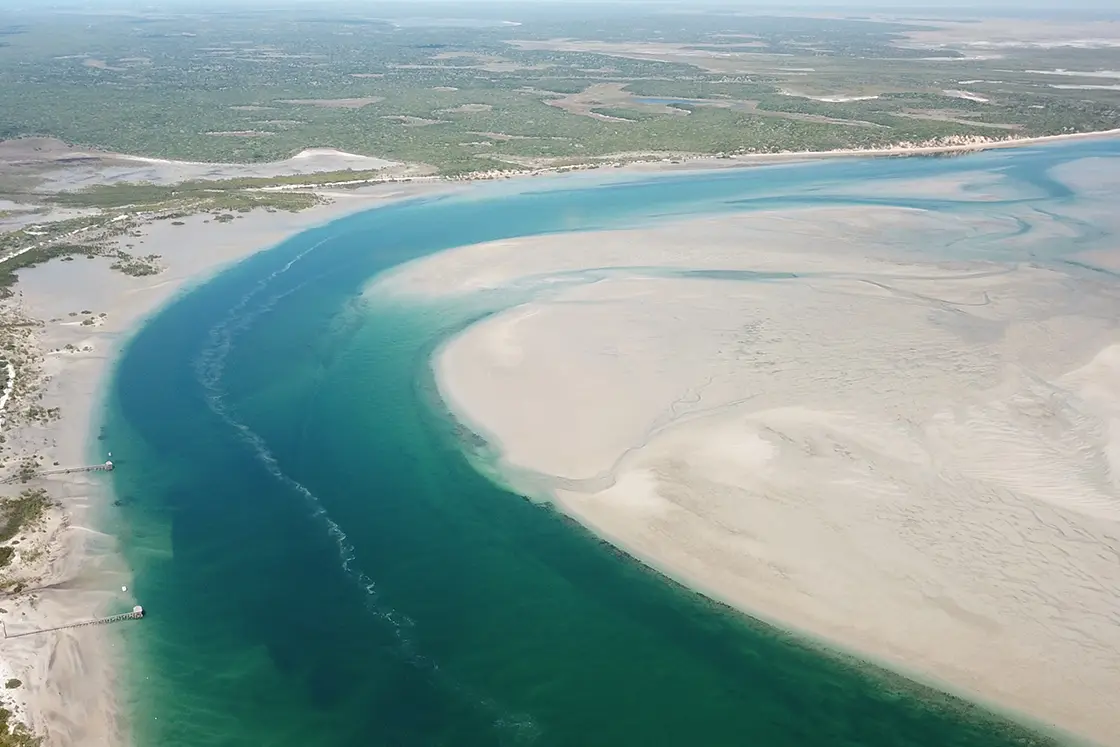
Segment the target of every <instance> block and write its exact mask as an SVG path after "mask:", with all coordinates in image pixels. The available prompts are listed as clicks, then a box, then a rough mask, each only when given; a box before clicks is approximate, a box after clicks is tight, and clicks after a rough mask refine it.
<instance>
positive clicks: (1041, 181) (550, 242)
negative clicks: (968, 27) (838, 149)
mask: <svg viewBox="0 0 1120 747" xmlns="http://www.w3.org/2000/svg"><path fill="white" fill-rule="evenodd" d="M1118 175H1120V161H1118V160H1117V159H1115V158H1094V159H1086V160H1084V161H1081V162H1073V163H1067V164H1063V165H1061V166H1059V167H1057V168H1053V169H1051V170H1050V171H1049V172H1048V173H1047V174H1045V175H1042V176H1040V175H1038V174H1034V175H1031V176H1030V177H1029V178H1028V177H1027V175H1026V174H1025V172H1021V171H1018V170H1017V169H1016V168H1015V164H1014V162H1013V161H1012V160H1008V161H1007V162H1006V164H1004V166H1003V167H1001V168H993V169H986V170H984V171H977V172H976V173H975V174H972V175H970V174H968V173H967V172H966V173H964V174H963V175H957V178H956V179H949V178H944V177H942V178H939V179H937V180H931V181H929V182H927V183H925V184H923V183H922V182H921V181H920V180H913V181H912V182H910V183H909V184H907V185H906V186H905V188H900V189H898V190H897V192H898V195H899V196H898V197H895V198H891V197H889V196H887V195H886V193H885V192H886V191H885V189H884V187H883V185H882V184H879V185H875V184H870V185H868V187H867V190H866V197H865V202H864V204H848V205H847V206H837V205H828V204H827V201H820V200H817V201H816V202H818V203H820V202H825V203H826V204H810V203H812V202H814V200H803V202H804V203H806V204H804V205H801V206H790V205H789V204H788V203H787V204H786V205H783V206H776V207H775V209H773V210H767V211H764V212H756V213H752V214H747V215H739V216H736V217H720V218H709V219H704V220H690V221H686V222H681V223H675V224H671V225H663V226H660V227H659V228H657V229H635V230H629V231H617V232H602V233H596V234H590V235H583V236H580V237H579V239H578V241H576V240H574V239H573V238H572V237H563V236H561V237H545V238H537V239H525V240H515V241H509V242H501V243H497V244H490V245H484V246H476V247H468V248H465V249H460V250H456V251H453V252H448V253H446V254H444V255H439V256H437V257H434V258H432V259H430V260H426V261H425V262H421V263H419V264H416V265H413V266H410V267H407V268H406V269H405V270H403V271H402V272H401V273H399V274H398V275H396V276H393V277H390V278H387V279H386V280H385V281H383V283H382V286H381V287H382V288H384V289H385V290H386V291H390V290H391V291H393V292H396V293H411V294H446V293H449V292H450V293H470V292H474V291H477V290H479V289H485V288H507V289H516V290H517V291H518V292H519V293H521V294H523V295H522V297H521V298H522V301H523V302H522V303H519V304H518V305H516V306H515V307H514V308H512V309H510V310H508V311H505V312H503V313H501V314H499V315H497V316H495V317H491V318H488V319H486V320H484V321H482V322H480V323H478V324H476V325H475V326H473V327H471V328H470V329H468V330H467V331H466V332H464V333H463V334H461V335H460V336H459V337H458V338H456V339H455V340H453V341H452V342H451V343H450V344H449V345H447V346H446V348H445V349H444V351H443V352H442V354H441V355H440V357H439V358H438V361H437V369H438V373H439V379H440V386H441V390H442V391H443V393H444V394H445V396H446V397H447V398H448V400H449V401H450V402H451V403H452V404H453V405H454V407H455V408H456V410H457V411H458V412H459V413H460V414H461V415H462V416H463V418H464V419H465V420H466V421H467V422H469V423H471V424H472V426H473V427H474V428H475V429H476V430H477V431H478V432H479V433H482V434H484V435H485V436H486V437H487V438H489V439H491V440H492V441H493V442H494V443H495V444H499V445H500V446H501V449H502V455H503V470H504V471H505V472H506V473H507V475H509V478H510V479H511V480H512V481H513V482H514V483H515V484H522V485H524V486H530V487H531V486H536V489H537V490H538V492H539V491H540V490H541V486H542V485H543V486H547V489H548V492H549V493H550V494H551V495H552V496H554V497H555V499H556V500H558V502H559V504H560V505H561V506H562V507H564V509H565V510H567V511H568V512H570V513H571V514H572V515H574V516H576V517H577V518H579V519H580V520H581V521H583V522H585V523H586V524H588V525H590V526H591V527H593V528H595V529H596V531H598V532H600V533H602V534H604V535H606V536H609V537H611V538H612V539H613V540H614V541H616V542H618V543H619V544H621V545H623V546H625V547H626V548H628V549H629V550H631V551H633V552H634V553H636V554H637V555H639V556H640V557H642V558H644V559H645V560H647V561H648V562H650V563H651V564H653V565H655V566H657V567H659V568H662V569H664V570H666V571H667V572H669V573H670V574H672V575H674V576H676V577H678V578H681V579H684V580H686V581H688V582H689V583H691V584H693V585H695V586H698V587H700V588H702V589H704V590H706V591H708V592H709V593H711V594H712V595H714V596H716V597H718V598H721V599H724V600H727V601H729V602H731V603H732V604H734V605H735V606H738V607H740V608H743V609H747V610H750V611H753V612H755V613H757V614H760V615H762V616H764V617H768V618H770V619H774V620H777V621H780V622H782V623H784V624H787V625H792V626H794V627H796V628H799V629H802V630H806V631H809V632H811V633H815V634H818V635H820V636H822V637H824V638H826V639H827V640H830V641H832V642H834V643H836V644H839V645H841V646H844V647H847V648H850V649H853V650H856V651H860V652H863V653H866V654H869V655H871V656H873V657H877V658H879V659H881V660H883V661H885V662H888V663H890V664H892V665H894V666H897V667H900V668H902V669H904V670H907V671H913V672H917V673H920V674H922V675H925V676H928V677H932V678H935V679H936V680H938V681H941V682H943V683H946V684H947V685H949V686H951V687H955V688H959V689H961V690H964V691H968V692H972V693H976V694H979V695H980V696H982V697H986V698H989V699H990V700H992V701H994V702H996V703H999V704H1003V705H1005V706H1009V707H1012V708H1016V709H1020V710H1021V711H1023V712H1025V713H1029V714H1031V715H1033V716H1036V717H1038V718H1041V719H1043V720H1045V721H1049V722H1052V723H1056V724H1059V725H1061V726H1063V727H1065V728H1068V729H1071V730H1073V731H1077V732H1080V733H1082V734H1086V735H1088V736H1091V737H1094V738H1097V739H1100V740H1102V741H1105V742H1109V743H1114V742H1116V741H1118V740H1120V712H1118V711H1117V710H1116V708H1115V694H1116V692H1117V689H1118V688H1120V601H1118V600H1120V489H1118V488H1120V482H1118V481H1120V475H1118V472H1117V470H1118V469H1120V325H1118V324H1117V319H1118V318H1120V285H1118V283H1117V277H1116V276H1115V275H1113V274H1112V273H1111V271H1110V270H1109V268H1110V267H1113V266H1116V263H1117V261H1118V258H1120V239H1118V238H1117V234H1116V233H1115V230H1116V228H1117V224H1118V221H1117V218H1116V216H1115V214H1114V212H1115V211H1114V209H1113V207H1112V206H1113V203H1114V200H1115V195H1116V194H1117V191H1118V189H1120V183H1118V182H1120V176H1118ZM858 190H859V187H858V186H855V185H852V184H850V183H849V184H847V185H845V186H844V187H843V191H844V194H846V195H849V196H850V195H851V194H852V193H853V191H858ZM751 273H760V274H758V275H751Z"/></svg>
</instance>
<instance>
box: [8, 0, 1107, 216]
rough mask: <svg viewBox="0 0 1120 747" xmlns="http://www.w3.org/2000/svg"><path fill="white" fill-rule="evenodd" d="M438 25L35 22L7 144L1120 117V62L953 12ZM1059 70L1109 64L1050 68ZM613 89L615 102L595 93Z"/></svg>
mask: <svg viewBox="0 0 1120 747" xmlns="http://www.w3.org/2000/svg"><path fill="white" fill-rule="evenodd" d="M426 12H429V13H432V14H437V13H438V14H440V17H441V18H442V17H445V18H451V19H456V22H455V23H447V22H438V23H437V22H425V21H424V19H420V20H419V21H417V20H416V19H414V18H413V16H415V14H416V13H415V9H414V8H413V7H412V6H410V5H404V4H393V3H390V4H387V5H383V6H379V8H378V14H377V17H372V18H356V17H354V16H353V14H352V13H351V12H349V11H345V10H343V9H339V8H335V9H333V10H331V9H329V7H318V6H317V7H316V8H314V9H299V8H294V7H290V8H286V9H283V10H270V11H269V13H270V15H269V17H268V22H267V23H264V22H262V21H263V20H264V19H263V17H262V16H261V15H260V12H258V11H255V10H253V9H231V10H229V11H228V12H223V13H221V14H215V15H205V16H203V15H197V14H176V13H158V14H156V13H147V12H137V13H135V14H131V15H116V14H111V13H105V14H83V13H73V14H69V15H58V14H51V15H45V14H44V15H40V14H38V13H37V12H35V11H31V10H26V11H22V12H20V13H19V14H18V20H19V24H18V25H17V26H14V27H13V31H12V33H10V34H8V35H7V36H6V37H5V41H6V46H3V47H0V104H2V105H3V107H4V111H5V113H6V116H5V118H4V121H3V123H0V138H15V137H21V136H26V135H51V136H55V137H58V138H61V139H62V140H64V141H66V142H69V143H73V144H79V145H82V146H90V147H97V148H101V149H105V150H109V151H117V152H124V153H131V154H138V155H147V156H157V157H163V158H174V159H185V160H195V161H199V160H200V161H225V162H261V161H270V160H277V159H282V158H286V157H288V156H291V155H293V154H294V153H297V152H299V151H300V150H302V149H303V148H306V147H312V146H330V147H335V148H339V149H342V150H345V151H349V152H354V153H361V154H368V155H374V156H378V157H384V158H390V159H393V160H396V161H401V162H406V163H411V164H429V165H431V166H433V167H435V168H436V169H437V170H438V171H439V173H441V174H444V175H457V174H467V173H474V172H479V171H486V170H490V169H502V170H510V171H518V170H526V169H530V168H533V167H534V166H536V165H541V164H552V163H554V162H556V161H563V160H567V159H576V160H577V161H578V160H581V159H582V160H586V159H591V158H598V157H604V156H608V155H612V154H620V153H635V152H647V153H648V152H657V153H665V152H669V153H695V154H712V155H714V154H721V153H738V152H775V151H785V150H826V149H835V148H865V147H874V146H890V145H893V144H899V143H916V142H925V141H929V140H934V139H938V138H946V137H972V138H994V139H1002V138H1006V137H1012V136H1036V135H1055V134H1063V133H1069V132H1080V131H1087V130H1101V129H1108V128H1113V127H1117V126H1118V125H1120V91H1118V90H1116V89H1117V86H1115V85H1108V80H1107V79H1105V80H1103V81H1102V78H1100V77H1094V76H1095V75H1096V73H1094V72H1092V71H1094V70H1116V69H1118V68H1120V61H1118V58H1120V48H1117V47H1116V46H1114V45H1113V46H1110V45H1108V44H1102V45H1091V44H1086V45H1080V46H1079V47H1067V46H1061V45H1038V44H1034V43H1033V40H1032V39H1031V38H1030V35H1031V33H1037V32H1038V28H1039V23H1038V22H1036V23H1035V25H1034V26H1032V25H1031V24H1030V23H1024V24H1020V26H1019V29H1020V30H1021V33H1022V34H1023V36H1024V38H1023V39H1022V40H1021V42H1019V43H1017V42H1015V41H1014V40H1012V41H1010V42H1007V43H1002V44H1001V46H1000V49H999V54H998V55H985V54H977V53H976V52H975V50H976V48H977V47H976V44H980V45H981V48H982V45H983V44H984V43H986V42H984V41H983V38H982V36H981V37H979V39H980V40H979V41H978V42H976V41H973V40H970V39H969V38H967V37H964V38H962V37H961V35H960V31H959V29H957V28H952V29H950V30H949V31H946V32H944V33H942V34H941V35H940V36H939V35H938V34H939V28H940V26H939V23H938V21H937V19H931V18H922V19H917V20H910V19H907V18H904V17H903V18H897V19H893V20H892V19H889V18H885V17H879V18H876V19H874V20H872V19H837V18H828V19H825V18H819V19H818V18H809V17H768V16H751V15H746V14H743V15H739V14H732V13H723V12H700V11H695V12H677V13H673V14H672V15H671V18H672V22H671V23H670V22H667V20H666V19H667V18H668V17H669V16H666V15H665V14H663V13H661V12H659V11H658V10H657V9H642V8H638V7H633V6H621V5H620V6H602V7H597V8H596V9H595V11H594V15H595V17H594V22H593V23H591V24H589V22H588V18H587V13H586V10H581V11H579V12H576V11H574V10H573V9H571V8H570V7H565V6H563V5H561V4H559V3H539V4H537V3H534V4H531V5H523V6H518V7H516V8H514V7H512V6H508V5H498V4H493V5H491V4H477V5H472V6H471V7H470V8H469V10H464V7H463V6H461V5H447V6H444V5H440V4H436V5H433V6H432V7H431V8H429V9H427V10H426ZM399 18H406V19H411V20H410V21H409V22H408V23H399V22H397V20H396V19H399ZM429 20H430V19H429ZM950 24H951V22H948V21H946V22H943V23H942V24H941V25H942V26H946V27H947V26H949V25H950ZM1032 30H1033V31H1032ZM246 39H252V41H251V42H248V41H245V40H246ZM1055 70H1057V71H1085V73H1084V74H1082V75H1079V74H1077V73H1072V74H1071V73H1068V72H1067V73H1063V74H1062V75H1061V76H1055V75H1052V74H1048V73H1047V71H1055ZM603 87H607V88H605V89H604V88H603ZM601 89H602V90H601ZM589 91H590V92H596V91H598V92H599V93H603V91H606V95H605V97H601V98H600V99H599V100H597V101H592V100H590V99H589V98H588V97H589V95H590V94H589V93H588V92H589ZM581 97H582V98H581ZM646 97H665V98H670V97H674V98H681V99H687V100H688V101H687V102H685V103H682V104H679V105H672V106H666V105H664V104H659V103H656V102H649V101H645V100H643V99H644V98H646ZM689 102H691V103H689ZM375 176H376V174H375V173H370V174H364V173H362V172H343V173H339V174H334V175H332V176H331V178H332V179H333V180H334V181H338V182H345V181H353V182H360V181H362V180H363V179H369V178H374V177H375ZM290 179H291V181H290V183H293V184H294V183H299V182H300V179H301V177H290ZM242 181H243V183H241V184H239V185H236V189H234V186H235V185H232V184H229V185H224V186H221V187H217V188H216V189H218V190H219V191H220V192H221V193H223V194H221V195H220V196H217V197H216V196H215V195H213V194H208V195H206V199H219V200H231V199H232V197H231V195H232V194H238V195H239V197H238V198H237V199H238V200H247V201H249V202H250V203H251V205H250V206H257V205H259V204H261V202H260V201H262V200H276V199H281V198H277V197H274V196H273V197H268V198H265V197H262V196H261V195H260V194H259V193H253V192H248V193H246V192H244V190H249V189H252V188H256V187H263V186H267V185H265V184H263V183H260V182H256V181H254V180H242ZM271 181H272V183H273V184H275V183H276V180H271ZM324 181H326V180H324ZM209 188H215V187H213V185H211V186H210V187H209ZM204 189H206V188H202V187H200V186H199V185H188V186H186V187H184V188H183V189H176V190H167V189H165V188H162V187H155V186H151V185H129V186H127V187H125V186H123V185H122V186H119V187H114V188H106V189H98V190H90V191H86V192H84V193H83V194H82V195H81V196H80V197H73V198H67V199H68V200H70V201H71V204H82V205H96V206H101V207H106V206H114V207H120V206H122V205H125V204H146V205H149V206H151V205H152V204H153V203H158V202H161V201H163V200H165V199H171V195H169V192H170V191H177V192H178V193H179V194H177V195H175V196H174V199H184V193H185V192H186V193H192V194H190V197H192V198H194V199H201V198H202V197H203V195H202V194H201V193H202V192H203V190H204ZM286 199H290V200H294V201H295V202H290V203H288V206H283V205H277V204H275V203H274V206H277V207H280V209H292V207H290V206H292V205H297V204H299V201H300V200H307V197H306V196H299V197H297V196H294V195H288V196H286ZM129 201H131V202H129ZM236 207H237V206H236V205H230V206H229V207H228V209H236Z"/></svg>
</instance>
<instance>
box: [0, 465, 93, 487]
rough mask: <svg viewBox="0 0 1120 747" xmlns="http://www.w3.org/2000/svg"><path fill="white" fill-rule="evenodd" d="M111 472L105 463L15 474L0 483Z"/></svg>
mask: <svg viewBox="0 0 1120 747" xmlns="http://www.w3.org/2000/svg"><path fill="white" fill-rule="evenodd" d="M112 471H113V462H112V461H105V462H104V463H102V464H86V465H82V466H79V467H57V468H55V469H43V470H34V471H33V472H30V473H24V472H17V473H16V474H14V475H11V476H10V477H7V478H5V479H4V480H0V483H2V484H4V485H8V484H11V483H13V482H27V481H28V480H29V479H31V478H34V477H51V476H53V475H72V474H75V473H78V472H112Z"/></svg>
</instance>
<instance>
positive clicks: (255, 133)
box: [206, 130, 276, 137]
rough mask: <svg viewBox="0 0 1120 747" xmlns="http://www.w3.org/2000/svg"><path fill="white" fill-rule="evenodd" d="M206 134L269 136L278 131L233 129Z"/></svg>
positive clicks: (220, 135)
mask: <svg viewBox="0 0 1120 747" xmlns="http://www.w3.org/2000/svg"><path fill="white" fill-rule="evenodd" d="M206 134H207V135H217V136H219V137H268V136H269V135H275V134H276V133H275V132H268V131H266V130H231V131H229V132H207V133H206Z"/></svg>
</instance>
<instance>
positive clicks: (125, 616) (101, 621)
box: [0, 605, 144, 638]
mask: <svg viewBox="0 0 1120 747" xmlns="http://www.w3.org/2000/svg"><path fill="white" fill-rule="evenodd" d="M143 617H144V608H143V607H141V606H140V605H136V606H135V607H133V608H132V612H124V613H122V614H119V615H111V616H109V617H100V618H97V619H94V620H79V621H78V622H72V623H67V624H66V625H56V626H54V627H53V628H38V629H36V630H27V631H24V632H23V633H11V634H9V633H8V626H7V625H4V623H2V622H0V627H3V630H4V637H5V638H23V637H24V636H28V635H38V634H40V633H52V632H54V631H56V630H66V629H68V628H84V627H86V626H87V625H109V624H111V623H116V622H124V621H125V620H140V619H142V618H143Z"/></svg>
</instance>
